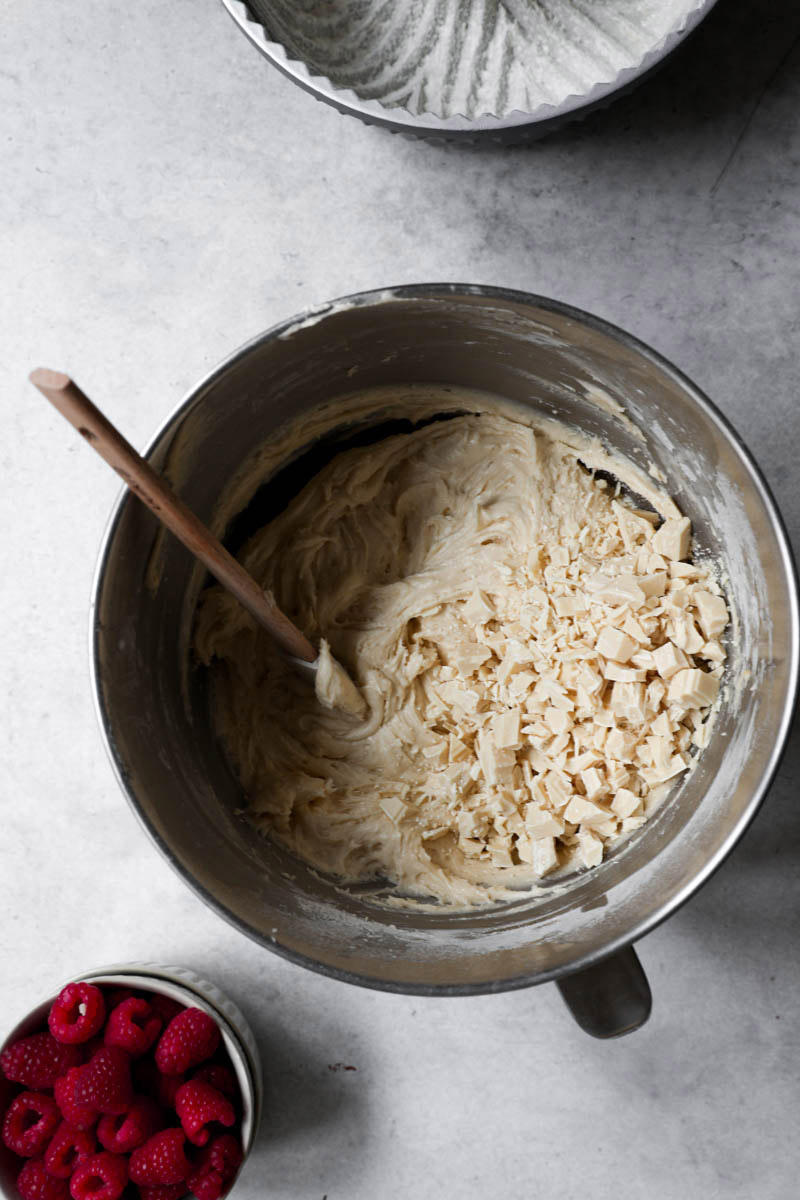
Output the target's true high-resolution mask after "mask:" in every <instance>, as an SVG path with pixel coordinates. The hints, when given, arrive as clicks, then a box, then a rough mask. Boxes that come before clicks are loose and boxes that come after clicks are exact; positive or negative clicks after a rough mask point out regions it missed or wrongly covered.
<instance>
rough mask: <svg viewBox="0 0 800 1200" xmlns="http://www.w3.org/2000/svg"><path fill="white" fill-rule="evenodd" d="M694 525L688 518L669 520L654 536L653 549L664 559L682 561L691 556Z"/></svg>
mask: <svg viewBox="0 0 800 1200" xmlns="http://www.w3.org/2000/svg"><path fill="white" fill-rule="evenodd" d="M691 540H692V524H691V521H690V520H689V518H688V517H678V518H676V519H674V520H667V521H665V522H664V524H663V525H662V526H661V528H660V529H657V530H656V532H655V533H654V534H653V541H652V547H653V550H655V552H656V554H661V555H662V556H663V557H664V558H672V559H682V558H686V557H687V556H688V554H689V546H690V544H691Z"/></svg>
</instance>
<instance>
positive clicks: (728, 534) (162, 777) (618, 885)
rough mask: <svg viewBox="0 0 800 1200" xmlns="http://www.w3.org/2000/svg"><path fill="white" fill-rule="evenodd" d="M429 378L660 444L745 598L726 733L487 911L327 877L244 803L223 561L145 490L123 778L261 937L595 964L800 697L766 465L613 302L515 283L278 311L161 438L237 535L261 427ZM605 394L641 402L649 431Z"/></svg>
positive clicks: (185, 483) (660, 901)
mask: <svg viewBox="0 0 800 1200" xmlns="http://www.w3.org/2000/svg"><path fill="white" fill-rule="evenodd" d="M411 383H426V384H436V385H442V386H445V387H448V388H452V389H459V388H463V387H469V388H477V389H482V390H484V391H487V392H491V393H493V394H496V395H499V396H501V397H504V398H505V399H507V400H508V401H510V402H511V403H513V404H515V405H517V406H519V407H520V408H521V409H522V410H525V409H533V410H535V411H536V412H538V413H540V414H543V415H545V416H550V417H552V416H554V417H556V418H558V419H559V420H561V421H564V422H566V423H567V424H572V425H574V426H576V427H577V428H579V429H581V430H583V431H584V432H586V433H589V434H596V435H597V436H598V437H600V438H601V439H602V440H603V442H604V443H605V444H606V445H607V446H610V447H611V448H613V449H614V451H615V452H617V453H621V454H623V455H625V456H627V457H628V458H629V459H631V460H632V461H633V462H634V463H636V464H637V465H639V466H640V467H642V468H643V469H644V470H647V469H648V468H649V467H650V466H652V465H654V466H655V468H657V469H658V470H660V471H661V472H663V475H664V477H665V479H666V481H667V482H666V486H667V487H668V488H669V490H670V491H671V493H672V495H673V496H674V497H675V499H676V500H677V502H678V504H679V505H680V506H681V508H682V509H683V511H684V512H686V513H687V514H688V515H689V516H690V517H691V519H692V521H693V525H694V531H695V537H696V543H697V545H698V546H699V548H700V550H701V552H703V553H708V554H710V555H713V556H714V558H715V560H716V561H717V563H718V564H719V567H720V570H721V573H722V577H723V581H724V584H725V587H726V589H727V592H728V596H729V599H730V601H731V605H732V609H733V611H734V613H735V619H736V629H735V636H733V637H732V639H731V645H730V658H729V678H730V680H731V683H730V686H728V687H727V688H726V690H725V694H724V699H723V703H722V706H721V709H720V712H719V714H718V717H717V721H716V726H715V731H714V735H713V738H712V740H711V743H710V745H709V746H708V747H707V748H706V750H705V751H704V752H703V754H702V756H701V758H700V760H699V762H698V763H697V765H696V767H695V769H694V770H693V771H692V772H690V773H689V775H688V776H687V777H686V778H685V779H684V780H683V782H682V783H681V784H680V785H679V787H678V788H677V789H676V792H675V794H674V796H673V797H672V798H671V799H670V801H669V802H668V803H666V804H665V805H664V806H663V807H662V808H661V810H660V811H659V812H658V814H657V815H656V816H655V817H654V818H653V819H651V821H650V822H648V824H647V825H646V826H645V827H644V828H643V829H642V830H641V831H640V832H639V834H638V835H636V836H635V837H634V838H632V839H631V840H630V841H629V842H628V843H627V844H626V845H625V847H624V849H622V850H621V851H619V852H617V853H615V854H613V855H611V856H610V857H609V859H608V860H607V861H606V862H605V863H603V864H602V866H600V867H599V868H597V869H595V870H594V871H591V872H589V873H586V874H583V875H580V876H578V877H577V878H576V879H575V880H574V881H573V883H572V884H571V886H570V887H569V888H566V889H565V888H560V889H559V888H550V889H543V891H542V893H541V894H539V895H536V896H523V897H521V898H520V900H519V901H517V902H514V903H510V904H506V905H500V906H496V907H493V908H487V909H480V910H471V911H468V912H453V911H448V910H444V909H442V910H438V911H433V912H431V911H418V910H413V909H405V910H404V909H399V908H397V909H389V908H382V907H380V906H378V905H376V904H375V903H374V902H373V901H372V900H371V899H370V896H369V893H364V892H360V891H359V890H358V889H350V890H347V889H341V888H337V887H336V886H335V885H334V883H333V882H332V881H327V880H325V879H321V878H319V877H318V876H317V875H315V874H314V873H313V872H312V871H310V870H308V869H306V868H305V867H304V866H303V865H302V864H301V863H299V862H298V861H296V860H295V859H293V858H291V856H289V855H288V854H287V853H286V852H285V851H283V850H282V849H281V848H280V847H279V846H277V845H275V844H273V843H271V842H269V841H266V840H264V839H262V838H261V837H259V836H258V835H257V834H256V833H255V832H254V831H253V829H252V828H251V827H250V826H249V824H248V822H247V820H246V818H244V817H243V816H242V815H241V813H240V811H239V809H240V805H241V795H240V791H239V787H238V785H237V782H236V780H235V778H234V776H233V774H232V772H231V770H230V768H229V766H228V763H227V761H226V758H225V756H224V753H223V752H222V751H221V749H220V747H219V745H218V743H217V740H216V738H215V733H214V728H213V723H212V718H211V712H210V704H209V695H208V686H207V684H208V681H207V673H206V672H205V671H204V670H201V669H198V668H197V667H196V666H195V665H194V664H193V661H192V655H191V649H190V641H191V630H192V620H193V613H194V610H195V606H196V603H197V599H198V595H199V593H200V590H201V588H202V587H203V586H204V585H205V583H206V582H207V580H206V578H205V576H204V574H203V572H202V571H201V570H200V569H199V568H198V567H197V566H196V565H195V564H194V563H193V561H192V560H191V558H190V556H189V555H188V554H187V553H186V551H184V550H183V549H182V548H181V547H180V546H179V545H177V544H176V543H175V542H174V541H173V539H171V538H165V537H164V536H163V535H162V534H161V533H160V531H159V529H158V528H157V526H156V523H155V521H154V520H153V518H152V517H151V516H150V515H149V513H147V512H146V511H145V510H144V509H143V508H142V507H141V506H140V505H139V504H138V502H135V501H133V500H131V499H130V498H128V497H125V496H123V497H122V499H121V500H120V502H119V504H118V506H117V509H116V511H115V513H114V515H113V517H112V521H111V524H110V528H109V531H108V534H107V538H106V542H105V545H104V547H103V550H102V554H101V560H100V564H99V568H98V577H97V584H96V595H95V603H94V610H93V645H94V674H95V687H96V695H97V703H98V709H99V714H100V719H101V723H102V725H103V728H104V731H105V735H106V739H107V743H108V747H109V751H110V754H111V758H112V762H113V764H114V766H115V769H116V771H117V774H118V777H119V779H120V782H121V784H122V787H123V788H124V790H125V792H126V794H127V796H128V798H129V800H130V802H131V803H132V805H133V807H134V809H135V811H136V812H137V814H138V815H139V817H140V818H141V820H142V821H143V823H144V825H145V827H146V829H147V830H148V832H149V833H150V835H151V836H152V837H153V839H154V840H155V842H156V844H157V845H158V847H159V848H160V849H161V851H162V852H163V853H164V854H165V855H166V857H167V858H168V859H169V861H170V862H171V863H172V864H173V866H174V867H175V868H176V869H177V870H178V871H179V872H180V873H181V874H182V876H183V877H184V879H185V880H186V881H187V882H188V883H189V884H190V886H192V887H193V888H194V889H195V890H196V891H197V892H198V893H199V895H200V896H202V898H203V899H204V900H206V902H207V903H209V904H210V905H211V906H212V907H214V908H215V909H216V910H217V911H218V912H219V913H221V914H222V915H223V916H224V917H226V918H227V919H228V920H230V921H232V922H233V923H234V924H235V925H236V926H237V927H238V928H240V929H241V930H243V931H244V932H246V933H248V934H249V935H250V936H252V937H253V938H255V940H256V941H258V942H260V943H261V944H262V945H264V946H267V947H269V948H271V949H274V950H276V951H277V952H279V953H281V954H284V955H285V956H287V957H289V958H291V959H293V960H295V961H298V962H300V963H303V964H305V965H306V966H310V967H313V968H315V969H317V970H320V971H323V972H325V973H327V974H330V975H333V976H336V977H339V978H343V979H347V980H350V981H352V982H358V983H364V984H368V985H371V986H374V987H379V988H385V989H389V990H397V991H412V992H419V993H440V994H442V993H445V994H457V993H461V994H464V993H470V992H485V991H494V990H501V989H504V988H510V987H519V986H525V985H528V984H532V983H539V982H543V981H545V980H547V979H552V978H555V977H558V976H559V975H563V974H565V973H567V972H570V971H573V970H576V969H579V968H581V967H584V966H587V965H589V964H591V963H594V962H597V961H598V960H600V959H602V958H603V957H605V956H606V955H608V954H610V953H611V952H613V951H614V950H616V949H618V948H619V947H621V946H623V945H625V944H627V943H629V942H630V941H632V940H634V939H635V938H637V937H639V936H641V935H642V934H643V933H645V932H646V931H647V930H648V929H651V928H652V927H653V926H654V925H655V924H656V923H657V922H659V921H660V920H662V919H663V918H664V917H666V916H667V915H668V914H669V913H670V912H672V911H673V910H674V909H675V908H676V907H677V906H678V905H679V904H681V903H682V902H683V901H685V900H686V899H687V898H688V897H689V896H690V895H691V894H692V893H693V892H694V891H695V890H696V889H697V888H698V887H699V886H700V885H701V883H702V882H703V881H704V880H705V879H706V878H707V877H708V876H709V875H710V874H711V872H712V871H713V870H714V869H715V867H716V866H717V865H718V864H719V863H720V862H721V861H722V859H723V858H724V856H725V855H726V854H727V853H728V852H729V850H730V849H731V848H732V846H733V845H734V843H735V842H736V840H737V839H738V838H739V836H740V835H741V833H742V832H743V831H744V829H745V828H746V826H747V823H748V822H749V820H750V819H751V818H752V816H753V814H754V812H755V810H756V808H757V806H758V804H759V802H760V800H761V799H762V797H763V795H764V793H765V790H766V788H767V786H768V783H769V780H770V778H771V776H772V773H773V772H774V770H775V767H776V765H777V761H778V758H779V755H780V751H781V749H782V746H783V742H784V740H785V736H786V732H787V729H788V723H789V720H790V716H791V711H792V705H793V700H794V694H795V688H796V680H797V657H798V614H797V589H796V582H795V577H794V572H793V566H792V562H791V556H790V552H789V549H788V545H787V542H786V538H785V535H784V532H783V529H782V526H781V522H780V519H779V517H778V515H777V513H776V511H775V508H774V505H773V503H772V501H771V499H770V496H769V494H768V491H767V489H766V487H765V485H764V483H763V480H762V479H761V477H760V475H759V473H758V470H757V468H756V467H755V466H754V464H753V462H752V460H751V459H750V457H749V456H748V454H747V452H746V451H745V449H744V447H743V446H742V445H741V443H740V442H739V440H738V439H737V437H736V436H735V434H734V433H733V432H732V431H731V429H730V428H729V426H728V425H727V424H726V423H725V421H724V420H723V419H722V417H721V416H720V414H719V413H718V412H717V411H716V410H715V409H714V408H713V406H712V405H711V404H710V403H709V402H708V401H707V400H706V399H705V398H704V397H703V396H702V395H701V394H700V393H699V392H698V391H697V390H696V389H695V388H694V387H693V386H692V384H691V383H690V382H689V381H688V380H686V379H685V378H684V377H683V376H681V375H680V374H679V373H678V372H677V371H675V369H674V368H672V367H671V366H670V365H669V364H668V363H666V362H665V361H664V360H663V359H661V358H659V357H658V356H657V355H656V354H654V353H653V352H652V351H650V350H648V349H647V348H646V347H644V346H642V345H641V344H639V343H637V342H635V341H634V340H633V339H632V338H630V337H629V336H628V335H626V334H624V333H622V332H621V331H619V330H616V329H614V328H613V327H610V326H608V325H606V324H604V323H603V322H601V321H599V320H597V319H596V318H592V317H589V316H587V315H586V314H583V313H580V312H578V311H576V310H573V309H570V308H567V307H566V306H563V305H560V304H556V303H554V302H552V301H548V300H543V299H541V298H536V297H529V296H524V295H522V294H519V293H511V292H505V291H501V290H499V289H490V288H472V287H467V286H460V285H441V286H436V285H429V286H428V285H423V286H419V287H410V288H402V289H398V290H396V291H388V292H379V293H368V294H363V295H360V296H356V297H352V298H349V299H347V300H344V301H340V302H336V303H334V304H331V305H328V306H326V307H325V308H323V309H320V310H319V311H318V312H315V313H311V314H306V315H304V316H303V317H300V318H297V319H296V320H294V321H291V322H288V323H287V324H286V325H283V326H281V327H279V328H276V329H273V330H271V331H270V332H268V333H266V334H264V335H263V336H262V337H260V338H257V339H256V340H255V341H253V342H251V343H249V344H248V345H247V346H245V347H243V348H242V349H241V350H239V351H238V352H236V353H235V354H234V355H233V356H232V357H231V358H230V359H228V360H227V361H226V362H225V363H223V364H222V366H221V367H220V368H218V369H217V370H216V371H215V372H213V373H212V374H211V375H210V376H209V377H208V378H207V379H205V380H204V381H203V382H202V383H201V384H200V385H199V386H198V387H197V388H195V389H194V390H193V392H192V393H191V394H190V395H189V397H188V398H187V400H186V401H185V402H184V404H183V405H181V407H180V408H179V409H178V411H177V412H176V413H174V414H173V415H172V416H171V417H170V418H169V419H168V420H167V422H166V424H165V425H164V427H163V429H162V430H161V432H160V433H159V435H158V436H157V438H156V439H155V442H154V443H153V446H152V448H151V452H150V457H151V459H152V461H153V463H154V464H155V465H156V466H157V467H158V468H160V469H162V470H166V471H167V473H168V474H169V475H170V477H171V478H172V480H173V482H174V484H175V486H176V488H177V490H178V491H179V492H180V494H181V495H182V496H183V498H184V499H185V500H186V501H187V503H188V504H189V505H190V506H191V507H193V508H194V509H195V511H197V513H198V514H199V515H200V517H201V518H202V519H203V520H205V521H207V522H209V523H210V524H211V525H212V526H214V527H215V528H216V529H217V531H219V532H223V531H224V530H228V532H229V533H230V532H231V531H232V530H235V529H236V528H239V527H240V526H241V517H240V520H239V521H238V522H235V521H234V520H233V518H234V517H236V516H237V514H239V513H240V510H245V515H247V512H248V511H249V510H248V502H249V501H251V500H252V506H251V507H253V506H254V507H255V508H256V509H257V508H258V503H259V497H258V495H255V493H256V492H257V489H256V488H251V491H250V493H249V494H248V495H241V494H238V495H237V496H236V497H235V503H233V507H232V501H231V498H230V497H231V495H232V492H231V485H232V482H233V481H234V480H235V479H237V477H240V469H241V466H242V463H243V462H244V461H245V460H247V459H248V458H249V457H250V456H251V455H252V453H253V451H254V449H257V448H258V447H259V446H262V445H264V444H272V443H274V439H275V437H276V435H277V434H278V433H279V431H281V430H282V429H285V427H286V425H287V422H294V421H298V420H300V421H304V420H308V419H310V416H311V414H312V413H314V414H315V419H316V418H317V417H318V414H319V410H320V406H325V405H327V406H329V407H328V409H327V412H328V413H329V416H330V420H331V422H332V424H333V426H334V428H336V427H338V426H340V425H342V424H346V423H347V422H346V412H345V410H344V408H342V403H341V401H340V400H337V397H342V396H344V395H346V394H352V393H353V392H354V390H356V389H366V388H372V387H377V386H386V385H390V386H391V385H403V384H411ZM598 397H601V398H603V397H609V398H611V400H613V401H614V402H616V403H617V404H619V405H621V406H622V408H623V409H624V410H625V413H626V414H627V417H628V418H630V420H631V421H633V422H634V423H635V426H636V427H638V429H639V430H641V434H643V435H644V436H643V437H642V436H641V434H639V433H637V430H636V428H634V427H633V426H632V425H631V424H630V422H627V423H626V421H625V419H623V418H621V417H620V416H619V415H618V414H617V413H616V412H615V410H614V406H613V404H612V405H609V404H608V403H606V402H605V401H604V402H603V403H598ZM381 417H382V414H381V413H380V412H376V413H374V414H372V416H371V418H370V423H371V424H376V423H378V422H380V420H381ZM309 439H310V440H311V435H309ZM297 461H298V463H299V461H300V460H299V459H298V460H297ZM284 465H285V464H284ZM298 469H299V468H298ZM288 475H289V476H291V470H290V471H289V472H288ZM300 482H302V481H300ZM254 495H255V498H254ZM260 515H262V516H263V513H262V514H260Z"/></svg>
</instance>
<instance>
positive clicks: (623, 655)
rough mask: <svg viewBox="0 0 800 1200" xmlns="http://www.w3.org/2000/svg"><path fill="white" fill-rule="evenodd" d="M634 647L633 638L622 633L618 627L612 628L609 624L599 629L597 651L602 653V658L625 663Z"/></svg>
mask: <svg viewBox="0 0 800 1200" xmlns="http://www.w3.org/2000/svg"><path fill="white" fill-rule="evenodd" d="M635 649H636V642H635V641H634V640H633V638H631V637H628V635H627V633H622V631H621V630H619V629H612V628H611V626H610V625H607V626H606V628H605V629H602V630H601V631H600V636H599V638H598V639H597V651H598V653H599V654H602V655H603V658H610V659H613V660H614V662H618V663H626V662H627V661H628V659H629V658H630V656H631V655H632V654H633V652H634V650H635Z"/></svg>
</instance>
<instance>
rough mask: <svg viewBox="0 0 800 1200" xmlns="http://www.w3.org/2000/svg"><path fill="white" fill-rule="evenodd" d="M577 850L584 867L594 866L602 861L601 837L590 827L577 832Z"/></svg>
mask: <svg viewBox="0 0 800 1200" xmlns="http://www.w3.org/2000/svg"><path fill="white" fill-rule="evenodd" d="M578 852H579V854H580V856H581V862H582V863H583V865H584V866H585V867H596V866H598V865H599V864H600V863H601V862H602V861H603V839H602V838H601V837H599V836H598V834H596V833H594V832H593V830H591V829H582V830H581V831H580V833H579V834H578Z"/></svg>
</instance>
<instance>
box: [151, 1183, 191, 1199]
mask: <svg viewBox="0 0 800 1200" xmlns="http://www.w3.org/2000/svg"><path fill="white" fill-rule="evenodd" d="M139 1195H140V1196H141V1198H142V1200H183V1197H184V1196H185V1195H187V1191H186V1184H185V1183H160V1184H156V1186H155V1187H141V1188H139Z"/></svg>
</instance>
